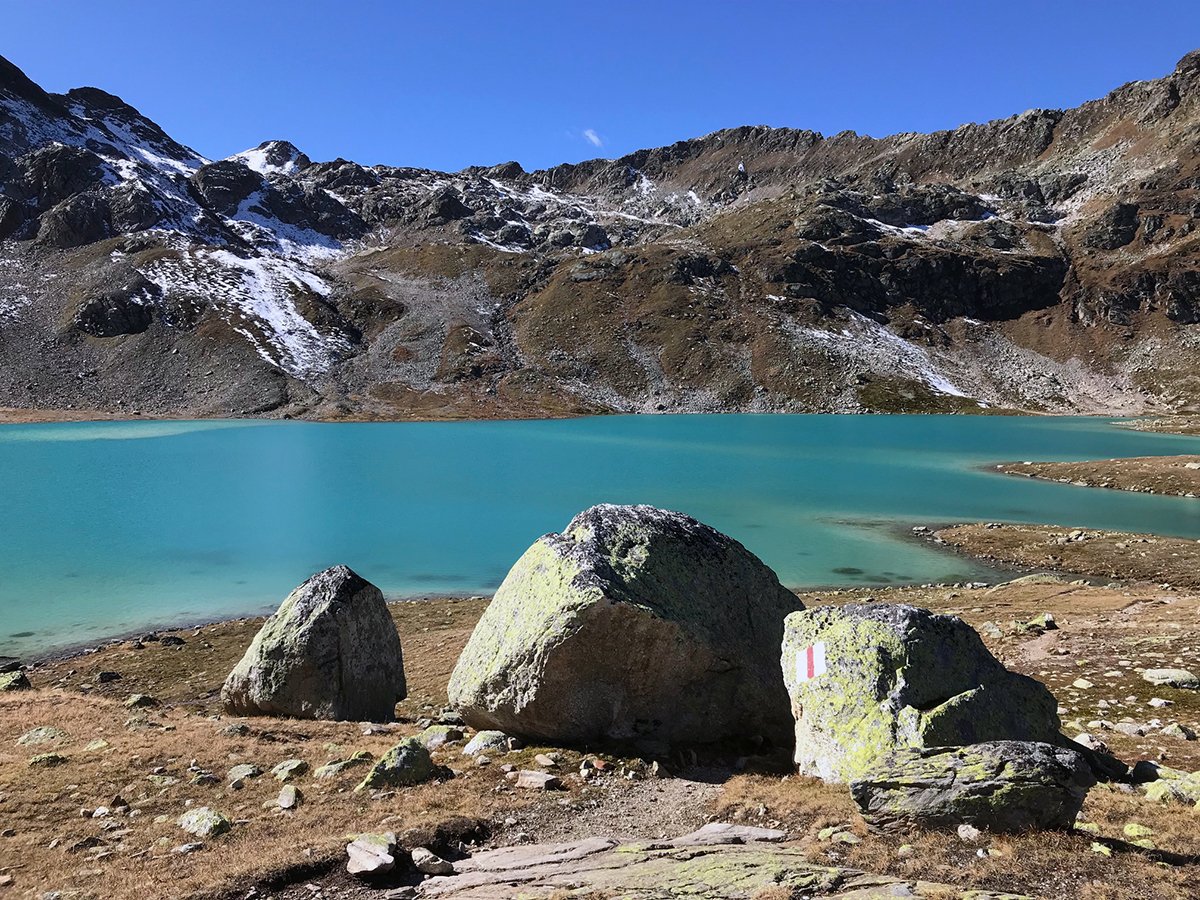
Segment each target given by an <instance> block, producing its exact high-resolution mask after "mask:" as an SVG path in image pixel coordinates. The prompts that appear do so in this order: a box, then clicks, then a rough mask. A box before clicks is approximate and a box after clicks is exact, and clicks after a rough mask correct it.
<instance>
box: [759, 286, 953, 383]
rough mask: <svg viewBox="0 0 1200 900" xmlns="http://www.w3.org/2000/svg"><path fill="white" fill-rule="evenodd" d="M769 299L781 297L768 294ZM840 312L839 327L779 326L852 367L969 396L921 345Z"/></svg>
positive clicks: (805, 345)
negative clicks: (841, 325)
mask: <svg viewBox="0 0 1200 900" xmlns="http://www.w3.org/2000/svg"><path fill="white" fill-rule="evenodd" d="M770 299H772V300H783V299H785V298H783V297H776V296H773V295H772V296H771V297H770ZM841 314H842V317H843V321H844V322H845V325H844V326H843V327H842V328H841V330H839V331H828V330H825V329H822V328H812V327H809V326H802V325H798V324H795V323H787V324H785V325H784V326H783V328H784V331H785V333H787V334H788V335H789V336H790V337H791V338H792V339H793V340H794V341H795V342H796V345H797V346H798V347H800V348H801V349H804V350H809V351H812V350H817V351H824V352H825V353H827V354H829V355H830V356H836V357H839V358H843V359H845V360H846V362H847V363H848V364H851V365H852V366H853V367H854V368H866V369H869V370H870V371H872V372H876V373H878V374H881V375H902V376H906V377H909V378H913V379H915V380H918V381H921V382H923V383H924V384H925V385H926V386H928V387H929V388H930V389H931V390H934V391H937V392H938V393H939V394H947V395H950V396H952V397H968V396H970V395H969V394H968V393H967V392H966V391H964V390H963V389H962V388H960V387H959V386H958V385H957V384H955V383H954V381H952V380H951V379H950V377H949V376H948V375H946V374H945V372H944V371H943V370H942V367H941V366H939V365H938V363H936V362H934V360H933V358H932V356H931V355H930V353H929V351H928V350H926V349H925V348H924V347H921V346H919V345H918V344H914V343H913V342H912V341H907V340H905V339H904V338H902V337H900V335H898V334H895V333H893V332H891V331H889V330H888V329H887V328H886V327H885V326H883V325H881V324H879V323H878V322H876V321H875V320H874V319H871V318H868V317H867V316H864V315H862V314H861V313H857V312H855V311H853V310H850V309H846V310H842V311H841Z"/></svg>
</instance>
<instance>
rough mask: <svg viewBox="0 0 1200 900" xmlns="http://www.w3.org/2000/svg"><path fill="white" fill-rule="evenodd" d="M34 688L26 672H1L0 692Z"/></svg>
mask: <svg viewBox="0 0 1200 900" xmlns="http://www.w3.org/2000/svg"><path fill="white" fill-rule="evenodd" d="M32 688H33V685H32V684H30V683H29V679H28V678H27V677H26V676H25V673H24V672H21V671H16V672H2V673H0V693H8V692H9V691H28V690H30V689H32Z"/></svg>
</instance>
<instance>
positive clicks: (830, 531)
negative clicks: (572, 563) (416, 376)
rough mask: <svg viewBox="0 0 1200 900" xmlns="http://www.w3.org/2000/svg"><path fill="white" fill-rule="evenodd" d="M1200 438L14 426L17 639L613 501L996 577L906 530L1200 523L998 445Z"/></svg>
mask: <svg viewBox="0 0 1200 900" xmlns="http://www.w3.org/2000/svg"><path fill="white" fill-rule="evenodd" d="M1197 447H1200V442H1198V441H1197V439H1195V438H1186V437H1177V436H1169V435H1156V434H1143V433H1138V432H1133V431H1128V430H1124V429H1120V428H1116V427H1114V426H1113V425H1111V424H1110V423H1109V422H1108V421H1106V420H1100V419H1087V418H1040V417H1039V418H1033V417H1000V416H995V417H992V416H979V417H970V416H786V415H770V416H768V415H762V416H759V415H723V416H621V417H604V418H592V419H574V420H566V421H525V422H462V423H371V424H318V423H303V422H246V421H227V422H221V421H210V422H124V423H97V424H93V423H70V424H56V425H9V426H3V427H0V471H2V472H3V473H4V479H3V483H2V485H0V509H2V510H3V540H2V541H0V570H2V571H3V573H4V575H3V578H2V579H0V654H15V655H22V654H36V653H38V652H42V651H45V650H48V649H52V648H55V647H62V646H66V645H74V644H80V643H86V642H89V641H94V640H98V639H100V638H102V637H105V636H110V635H113V634H119V633H122V632H128V631H130V630H134V629H139V628H145V627H149V626H153V625H166V624H172V623H185V622H195V621H208V620H213V619H217V618H221V617H224V616H230V615H239V614H247V613H256V612H261V611H266V610H269V609H271V608H273V607H274V606H275V605H277V604H278V602H279V601H280V600H281V599H282V598H283V597H284V596H285V595H286V594H287V592H288V591H289V590H290V589H291V588H292V587H294V586H295V585H296V584H298V583H299V582H300V581H302V580H303V579H304V578H305V577H307V576H308V575H310V574H311V573H313V572H315V571H317V570H319V569H322V568H324V567H326V566H329V565H333V564H335V563H346V564H348V565H350V566H352V567H353V568H354V569H356V570H357V571H358V572H359V573H360V574H362V575H363V576H364V577H366V578H368V579H369V580H371V581H373V582H375V583H376V584H378V585H379V586H380V587H381V588H383V590H384V592H385V593H387V594H389V595H393V596H436V595H439V594H448V593H453V594H461V593H485V592H488V591H490V590H492V589H493V588H495V587H496V585H497V584H499V582H500V580H501V579H502V578H503V577H504V575H505V573H506V572H507V570H508V568H509V566H510V565H511V564H512V563H513V561H514V560H516V558H517V557H518V556H519V555H520V554H521V553H522V552H523V551H524V550H525V548H526V547H527V546H528V545H529V544H530V543H531V542H532V541H533V540H534V539H536V538H537V537H538V536H539V535H541V534H543V533H545V532H548V531H557V530H559V529H561V528H562V527H563V526H565V525H566V523H567V522H568V521H569V520H570V518H571V517H572V516H573V515H574V514H575V513H576V512H578V511H579V510H581V509H583V508H585V507H587V506H590V505H592V504H594V503H600V502H613V503H650V504H654V505H656V506H664V507H668V508H672V509H678V510H682V511H684V512H687V513H690V514H691V515H694V516H696V517H697V518H699V519H701V520H703V521H705V522H708V523H709V524H711V525H713V526H715V527H716V528H719V529H720V530H722V531H725V532H727V533H728V534H731V535H733V536H734V537H736V538H737V539H738V540H740V541H741V542H742V543H743V544H745V545H746V546H747V547H749V548H750V549H751V550H752V551H754V552H755V553H757V554H758V555H759V556H761V557H762V558H763V559H764V560H766V562H767V563H769V564H770V565H771V566H773V567H774V568H775V570H776V571H777V572H778V573H779V576H780V578H781V580H782V581H783V582H784V583H785V584H788V585H792V586H802V585H835V584H859V585H861V584H871V583H887V582H893V583H894V582H926V581H962V580H974V579H981V580H995V579H996V578H997V574H996V572H994V571H992V570H988V569H984V568H981V567H977V566H975V565H974V564H972V563H970V562H968V561H966V560H963V559H961V558H958V557H956V556H954V555H953V554H950V553H947V552H942V551H938V550H937V549H936V548H934V547H932V546H929V545H926V544H924V543H922V542H919V541H915V540H913V539H911V538H909V537H906V536H905V534H904V532H906V531H907V529H908V527H910V526H912V525H915V524H919V523H922V522H929V523H945V522H957V521H1028V522H1048V523H1058V524H1064V525H1077V526H1084V527H1094V528H1116V529H1125V530H1136V531H1156V532H1161V533H1165V534H1174V535H1181V536H1187V537H1197V538H1200V501H1195V500H1186V499H1179V498H1165V497H1153V496H1148V495H1140V494H1129V493H1123V492H1118V491H1104V490H1089V489H1084V488H1077V487H1072V486H1069V485H1059V484H1052V483H1046V482H1037V481H1033V480H1031V479H1023V478H1011V477H1005V476H1000V475H995V474H989V473H987V472H984V471H980V469H979V467H980V466H982V465H984V464H986V463H991V462H1000V461H1005V460H1028V459H1035V460H1058V459H1091V458H1108V457H1114V456H1135V455H1138V456H1140V455H1154V454H1162V455H1167V454H1174V453H1187V452H1195V451H1196V449H1197Z"/></svg>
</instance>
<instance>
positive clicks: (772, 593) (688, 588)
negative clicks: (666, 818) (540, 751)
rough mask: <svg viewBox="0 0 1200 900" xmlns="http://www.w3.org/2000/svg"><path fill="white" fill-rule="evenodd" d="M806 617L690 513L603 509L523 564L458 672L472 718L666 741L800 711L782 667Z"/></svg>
mask: <svg viewBox="0 0 1200 900" xmlns="http://www.w3.org/2000/svg"><path fill="white" fill-rule="evenodd" d="M796 609H803V606H802V604H801V603H800V601H799V600H798V599H797V598H796V596H795V595H794V594H792V593H791V592H790V591H788V590H786V589H785V588H784V587H783V586H782V585H780V583H779V579H778V578H777V577H776V576H775V573H774V572H772V571H771V570H770V569H769V568H767V566H766V565H765V564H763V562H762V561H761V560H759V559H758V558H757V557H756V556H754V554H752V553H750V551H748V550H747V549H746V548H745V547H743V546H742V545H741V544H739V543H738V542H737V541H735V540H733V539H732V538H730V537H726V536H725V535H723V534H721V533H720V532H718V531H715V530H714V529H712V528H710V527H708V526H707V525H704V524H702V523H700V522H698V521H696V520H695V519H693V518H691V517H689V516H685V515H682V514H681V513H676V512H668V511H666V510H661V509H655V508H654V507H650V506H612V505H602V506H594V507H592V508H591V509H588V510H585V511H584V512H582V513H580V514H579V515H578V516H576V517H575V518H574V519H573V520H572V521H571V523H570V524H569V525H568V526H567V528H566V530H565V531H564V532H563V533H562V534H548V535H546V536H545V537H542V538H540V539H539V540H538V541H537V542H536V543H534V545H533V546H532V547H530V548H529V549H528V550H527V551H526V552H525V554H524V555H523V556H522V557H521V558H520V559H519V560H517V563H516V565H514V566H513V568H512V571H510V572H509V573H508V577H507V578H505V579H504V583H503V584H502V585H501V586H500V589H499V590H498V591H497V592H496V596H495V599H493V600H492V603H491V605H490V606H489V607H488V608H487V611H486V612H485V613H484V614H483V618H482V619H480V621H479V624H478V625H477V626H476V628H475V632H474V633H473V634H472V635H471V639H470V641H469V642H468V643H467V646H466V649H465V650H464V651H463V653H462V656H461V657H460V658H459V660H458V665H457V666H456V667H455V669H454V674H453V675H452V676H451V678H450V703H451V705H452V706H454V708H456V709H458V710H460V711H461V713H462V716H463V718H464V719H465V720H466V722H467V723H468V724H469V725H472V726H473V727H475V728H478V729H495V730H499V731H503V732H505V733H506V734H512V735H518V736H520V737H523V738H535V739H539V740H545V741H554V742H564V743H584V742H594V741H618V742H623V741H633V742H637V743H640V744H642V745H644V746H653V747H661V746H662V745H665V744H671V743H706V742H715V741H720V740H723V739H728V738H736V737H752V736H763V737H767V738H769V739H771V740H774V741H777V742H783V743H786V742H787V741H788V740H789V739H790V735H789V732H790V730H791V717H790V716H789V714H788V704H787V694H786V691H785V690H784V685H783V679H782V677H781V676H780V673H779V668H778V665H776V664H775V663H774V661H773V657H774V654H775V650H776V648H778V646H779V642H780V639H781V638H782V635H783V620H784V617H785V616H786V615H787V614H788V613H790V612H792V611H793V610H796Z"/></svg>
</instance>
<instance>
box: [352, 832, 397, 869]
mask: <svg viewBox="0 0 1200 900" xmlns="http://www.w3.org/2000/svg"><path fill="white" fill-rule="evenodd" d="M395 852H396V835H395V834H393V833H392V832H390V831H387V832H382V833H378V834H360V835H359V836H358V837H356V838H355V839H354V840H353V841H351V842H350V843H349V844H347V845H346V856H347V857H348V858H347V860H346V871H347V872H349V873H350V874H351V875H383V874H385V873H387V872H390V871H392V869H394V868H396V857H395Z"/></svg>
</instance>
